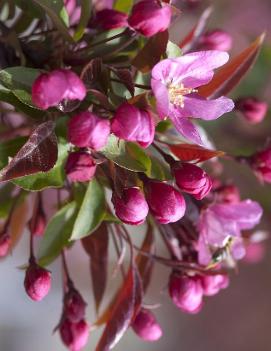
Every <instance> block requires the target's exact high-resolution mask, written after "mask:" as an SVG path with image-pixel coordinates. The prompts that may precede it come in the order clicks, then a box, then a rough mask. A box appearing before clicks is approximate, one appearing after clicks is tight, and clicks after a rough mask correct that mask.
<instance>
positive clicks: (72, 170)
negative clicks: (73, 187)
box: [65, 151, 97, 182]
mask: <svg viewBox="0 0 271 351" xmlns="http://www.w3.org/2000/svg"><path fill="white" fill-rule="evenodd" d="M96 167H97V166H96V163H95V161H94V160H93V158H92V157H91V155H90V154H89V153H87V152H84V151H77V152H71V153H70V154H69V156H68V159H67V162H66V165H65V171H66V174H67V177H68V179H69V180H70V181H71V182H87V181H89V180H91V179H92V178H93V177H94V174H95V172H96Z"/></svg>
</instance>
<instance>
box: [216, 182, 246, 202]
mask: <svg viewBox="0 0 271 351" xmlns="http://www.w3.org/2000/svg"><path fill="white" fill-rule="evenodd" d="M215 193H216V194H217V201H218V202H224V203H225V202H226V203H232V204H234V203H238V202H240V201H241V199H240V191H239V189H238V188H237V187H236V186H235V185H223V186H221V187H219V188H217V189H216V190H215Z"/></svg>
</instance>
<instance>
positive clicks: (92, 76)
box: [80, 58, 102, 89]
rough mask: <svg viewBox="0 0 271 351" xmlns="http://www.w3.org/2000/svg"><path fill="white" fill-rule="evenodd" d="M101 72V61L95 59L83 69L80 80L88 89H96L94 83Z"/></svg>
mask: <svg viewBox="0 0 271 351" xmlns="http://www.w3.org/2000/svg"><path fill="white" fill-rule="evenodd" d="M101 72H102V60H101V59H100V58H95V59H93V60H91V61H90V62H89V63H88V64H87V65H86V66H85V67H84V68H83V70H82V72H81V75H80V78H81V79H82V81H83V82H84V84H85V86H86V87H87V88H88V89H89V88H93V87H96V82H97V81H98V80H99V77H100V75H101Z"/></svg>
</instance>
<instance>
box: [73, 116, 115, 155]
mask: <svg viewBox="0 0 271 351" xmlns="http://www.w3.org/2000/svg"><path fill="white" fill-rule="evenodd" d="M109 134H110V122H109V120H107V119H103V118H100V117H98V116H96V115H95V114H94V113H91V112H88V111H85V112H81V113H79V114H78V115H76V116H73V117H72V118H71V119H70V121H69V124H68V139H69V141H70V142H71V143H72V144H73V145H76V146H78V147H90V148H91V149H94V150H100V149H102V148H103V147H104V146H105V145H106V143H107V140H108V136H109Z"/></svg>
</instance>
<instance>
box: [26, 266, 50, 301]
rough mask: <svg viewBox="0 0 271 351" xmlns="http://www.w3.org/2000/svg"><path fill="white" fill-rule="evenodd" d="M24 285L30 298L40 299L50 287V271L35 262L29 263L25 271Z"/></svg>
mask: <svg viewBox="0 0 271 351" xmlns="http://www.w3.org/2000/svg"><path fill="white" fill-rule="evenodd" d="M24 287H25V291H26V293H27V295H28V296H29V297H30V298H31V299H32V300H34V301H41V300H42V299H43V298H44V297H45V296H46V295H47V294H48V293H49V290H50V288H51V273H50V272H49V271H47V269H45V268H42V267H40V266H38V265H37V264H36V263H31V264H30V266H29V267H28V268H27V270H26V272H25V279H24Z"/></svg>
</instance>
